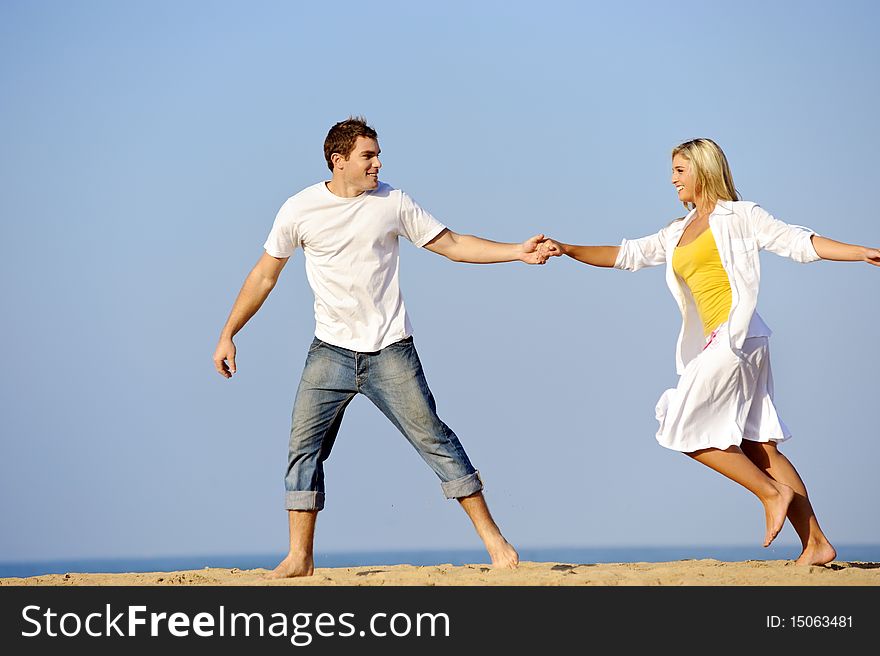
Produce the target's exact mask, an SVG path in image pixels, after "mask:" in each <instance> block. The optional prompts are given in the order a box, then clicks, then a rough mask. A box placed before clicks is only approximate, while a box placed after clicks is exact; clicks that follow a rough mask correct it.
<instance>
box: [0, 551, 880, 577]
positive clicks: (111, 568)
mask: <svg viewBox="0 0 880 656" xmlns="http://www.w3.org/2000/svg"><path fill="white" fill-rule="evenodd" d="M836 548H837V558H836V559H835V560H838V561H844V562H880V544H870V545H841V546H837V547H836ZM517 550H518V551H519V556H520V560H521V561H531V562H559V563H570V564H588V563H594V564H595V563H638V562H649V563H650V562H668V561H675V560H702V559H713V560H720V561H724V562H741V561H746V560H792V559H794V558H797V556H798V554H799V553H800V545H797V544H780V545H773V546H771V547H768V548H766V549H764V548H762V547H754V546H743V545H721V546H719V545H703V546H656V547H643V546H628V547H627V546H625V547H522V548H518V549H517ZM283 556H284V554H283V553H281V552H279V553H274V554H223V555H181V556H156V557H145V556H140V557H127V558H126V557H119V558H70V559H53V560H48V559H47V560H33V561H2V562H0V578H10V577H16V578H25V577H29V576H41V575H44V574H68V573H70V574H73V573H91V574H97V573H104V574H119V573H130V572H172V571H180V570H193V569H204V568H221V569H227V568H228V569H233V568H237V569H243V570H248V569H257V568H265V569H272V568H273V567H275V565H277V564H278V562H279V561H280V560H281V558H282V557H283ZM487 562H488V556H487V554H486V552H485V551H483V550H482V549H432V550H400V551H392V550H381V551H350V552H323V553H317V554H315V567H363V566H378V565H417V566H430V565H442V564H449V565H467V564H474V563H487Z"/></svg>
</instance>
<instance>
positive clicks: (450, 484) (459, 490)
mask: <svg viewBox="0 0 880 656" xmlns="http://www.w3.org/2000/svg"><path fill="white" fill-rule="evenodd" d="M440 487H441V488H442V489H443V494H444V495H445V496H446V498H447V499H459V498H461V497H469V496H470V495H472V494H476V493H477V492H479V491H480V490H482V489H483V480H482V479H481V478H480V472H478V471H475V472H474V473H473V474H468V475H467V476H462V477H461V478H456V479H455V480H454V481H445V482H443V483H440Z"/></svg>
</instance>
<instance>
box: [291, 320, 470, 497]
mask: <svg viewBox="0 0 880 656" xmlns="http://www.w3.org/2000/svg"><path fill="white" fill-rule="evenodd" d="M359 393H360V394H363V395H364V396H366V397H367V398H368V399H370V401H372V402H373V404H374V405H375V406H376V407H377V408H379V410H381V411H382V413H383V414H384V415H385V416H386V417H388V419H390V420H391V422H392V423H393V424H394V425H395V426H397V428H398V430H400V432H401V433H403V435H404V437H406V439H407V440H409V443H410V444H412V445H413V446H414V447H415V449H416V451H418V453H419V455H420V456H421V457H422V459H423V460H424V461H425V462H426V463H428V466H430V467H431V469H433V470H434V473H436V474H437V476H438V477H439V478H440V487H441V488H442V490H443V494H444V495H445V496H446V498H447V499H454V498H460V497H466V496H470V495H472V494H474V493H476V492H479V491H480V490H482V489H483V483H482V481H481V479H480V475H479V472H478V471H477V470H476V469H474V467H473V465H471V462H470V460H469V459H468V457H467V454H466V453H465V451H464V448H463V447H462V445H461V443H460V442H459V441H458V437H456V435H455V433H454V432H453V431H452V429H450V428H449V426H447V425H446V424H445V423H443V421H442V420H441V419H440V418H439V417H438V416H437V407H436V404H435V402H434V397H433V395H432V394H431V390H430V389H428V382H427V380H426V379H425V374H424V372H423V371H422V364H421V362H420V361H419V356H418V354H417V353H416V348H415V345H414V343H413V339H412V337H407V338H406V339H402V340H400V341H398V342H395V343H393V344H390V345H388V346H386V347H385V348H383V349H381V350H380V351H375V352H371V353H361V352H357V351H350V350H348V349H344V348H341V347H338V346H333V345H332V344H328V343H326V342H323V341H321V340H319V339H317V338H315V339H314V341H312V344H311V346H310V347H309V353H308V356H307V357H306V363H305V367H304V368H303V373H302V379H301V380H300V383H299V388H298V389H297V393H296V401H295V402H294V404H293V417H292V425H291V429H290V449H289V454H288V461H287V473H286V475H285V478H284V487H285V492H286V493H285V506H286V508H287V509H288V510H321V509H322V508H323V507H324V461H325V460H326V459H327V458H328V457H329V456H330V451H331V449H332V448H333V443H334V441H335V440H336V435H337V434H338V433H339V426H340V425H341V423H342V415H343V413H344V412H345V408H346V407H347V406H348V404H349V403H351V400H352V399H353V398H354V397H355V395H356V394H359Z"/></svg>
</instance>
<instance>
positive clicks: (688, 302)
mask: <svg viewBox="0 0 880 656" xmlns="http://www.w3.org/2000/svg"><path fill="white" fill-rule="evenodd" d="M672 184H673V185H674V186H675V188H676V190H677V192H678V198H679V200H681V202H682V203H683V204H684V206H685V207H686V208H687V209H688V210H689V212H688V214H687V216H685V217H684V218H681V219H676V220H675V221H673V222H672V223H670V224H669V225H667V226H666V227H665V228H663V229H662V230H660V231H659V232H658V233H657V234H654V235H651V236H648V237H643V238H642V239H635V240H626V239H624V240H623V241H622V243H621V245H620V246H575V245H571V244H564V243H561V242H557V241H554V240H548V241H547V242H545V243H544V245H543V246H542V248H543V249H545V251H546V252H547V253H548V254H550V255H567V256H569V257H571V258H573V259H575V260H578V261H579V262H583V263H585V264H590V265H593V266H600V267H615V268H618V269H625V270H627V271H637V270H638V269H641V268H642V267H646V266H657V265H660V264H666V282H667V285H668V286H669V288H670V290H671V291H672V294H673V296H674V297H675V299H676V301H677V302H678V306H679V309H680V311H681V314H682V327H681V332H680V334H679V337H678V344H677V347H676V348H677V352H676V356H677V359H676V362H677V371H678V374H679V376H680V378H679V381H678V385H677V387H676V388H675V389H670V390H667V391H666V392H665V393H664V394H663V396H662V397H661V398H660V401H659V402H658V403H657V408H656V412H657V419H658V421H659V422H660V427H659V429H658V431H657V440H658V442H660V444H661V445H663V446H665V447H667V448H670V449H673V450H676V451H680V452H683V453H686V454H687V455H689V456H690V457H691V458H693V459H694V460H696V461H698V462H701V463H703V464H704V465H706V466H708V467H710V468H711V469H714V470H715V471H717V472H719V473H721V474H723V475H724V476H726V477H728V478H730V479H731V480H733V481H735V482H737V483H739V484H740V485H742V486H743V487H745V488H746V489H747V490H749V491H750V492H752V493H753V494H755V495H756V496H757V497H758V499H760V501H761V503H762V504H763V506H764V511H765V515H766V523H767V530H766V534H765V536H764V546H765V547H766V546H768V545H769V544H770V543H771V542H772V541H773V539H774V538H775V537H776V535H777V534H778V533H779V531H780V530H781V529H782V526H783V524H784V523H785V518H786V516H787V517H788V519H789V521H791V524H792V526H793V527H794V529H795V531H797V534H798V536H799V537H800V539H801V542H802V544H803V551H802V552H801V554H800V556H799V557H798V559H797V563H798V564H802V565H824V564H826V563H829V562H831V561H832V560H834V558H835V557H836V555H837V553H836V551H835V550H834V547H833V546H832V545H831V543H830V542H829V541H828V538H827V537H826V536H825V534H824V533H823V532H822V529H821V528H820V527H819V522H818V520H817V519H816V514H815V513H814V512H813V507H812V505H811V504H810V500H809V498H808V496H807V489H806V487H805V486H804V483H803V481H802V480H801V477H800V475H799V474H798V472H797V470H796V469H795V468H794V466H793V465H792V464H791V462H790V461H789V460H788V459H787V458H786V457H785V456H784V455H783V454H782V453H781V452H780V450H779V448H778V444H779V443H780V442H783V441H784V440H786V439H788V438H789V437H790V433H789V431H788V428H787V427H786V426H785V424H784V423H783V422H782V420H781V419H780V418H779V416H778V414H777V412H776V408H775V406H774V404H773V377H772V374H771V371H770V353H769V346H768V338H769V337H770V334H771V331H770V329H769V328H768V327H767V325H766V324H765V323H764V322H763V320H762V319H761V317H760V315H758V313H757V312H756V311H755V308H756V305H757V297H758V286H759V280H760V262H759V257H758V252H759V251H760V250H762V249H766V250H769V251H771V252H773V253H776V254H777V255H784V256H786V257H790V258H792V259H794V260H796V261H798V262H813V261H816V260H819V259H825V260H837V261H850V262H868V263H869V264H874V265H877V266H880V250H877V249H875V248H866V247H864V246H856V245H852V244H844V243H841V242H837V241H833V240H831V239H827V238H825V237H820V236H819V235H817V234H816V233H815V232H813V231H812V230H809V229H807V228H803V227H800V226H793V225H787V224H785V223H783V222H781V221H778V220H776V219H774V218H773V217H772V216H771V215H770V214H768V213H767V212H766V211H765V210H764V209H762V208H761V207H760V206H758V205H756V204H755V203H751V202H745V201H741V200H740V198H739V194H738V193H737V191H736V188H735V187H734V185H733V177H732V176H731V173H730V168H729V166H728V164H727V158H726V157H725V155H724V153H723V152H722V150H721V148H720V147H719V146H718V145H717V144H716V143H715V142H714V141H711V140H710V139H694V140H692V141H687V142H685V143H683V144H681V145H679V146H677V147H676V148H674V149H673V151H672Z"/></svg>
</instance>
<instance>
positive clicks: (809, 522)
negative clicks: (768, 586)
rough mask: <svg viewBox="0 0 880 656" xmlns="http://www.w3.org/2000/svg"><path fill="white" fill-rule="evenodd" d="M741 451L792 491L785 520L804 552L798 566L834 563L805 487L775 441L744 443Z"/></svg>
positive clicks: (828, 543)
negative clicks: (792, 495) (792, 498)
mask: <svg viewBox="0 0 880 656" xmlns="http://www.w3.org/2000/svg"><path fill="white" fill-rule="evenodd" d="M741 448H742V451H743V453H745V454H746V456H747V457H748V458H749V460H751V461H752V462H753V463H755V466H757V467H758V468H759V469H761V470H762V471H764V472H766V473H767V475H768V476H771V477H772V478H773V479H775V480H776V481H778V482H780V483H784V484H785V485H787V486H788V487H790V488H792V489H793V490H794V492H795V497H794V500H793V501H792V502H791V505H790V506H789V507H788V520H789V521H790V522H791V525H792V526H793V527H794V530H795V531H796V532H797V534H798V537H800V539H801V544H802V545H803V551H802V552H801V555H800V556H799V557H798V559H797V560H796V561H795V562H796V563H797V564H798V565H825V564H826V563H830V562H831V561H832V560H834V559H835V558H836V557H837V552H836V551H835V550H834V547H833V546H832V545H831V543H830V542H829V541H828V538H827V537H825V534H824V533H823V532H822V529H821V528H820V527H819V520H818V519H816V513H815V512H814V511H813V505H812V504H811V503H810V498H809V497H808V496H807V488H806V486H805V485H804V482H803V480H802V479H801V477H800V474H798V472H797V470H796V469H795V468H794V465H793V464H792V463H791V461H790V460H789V459H788V458H786V457H785V456H784V455H783V454H782V452H781V451H780V450H779V449H778V448H777V446H776V443H775V442H752V441H751V440H743V442H742V447H741Z"/></svg>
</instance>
